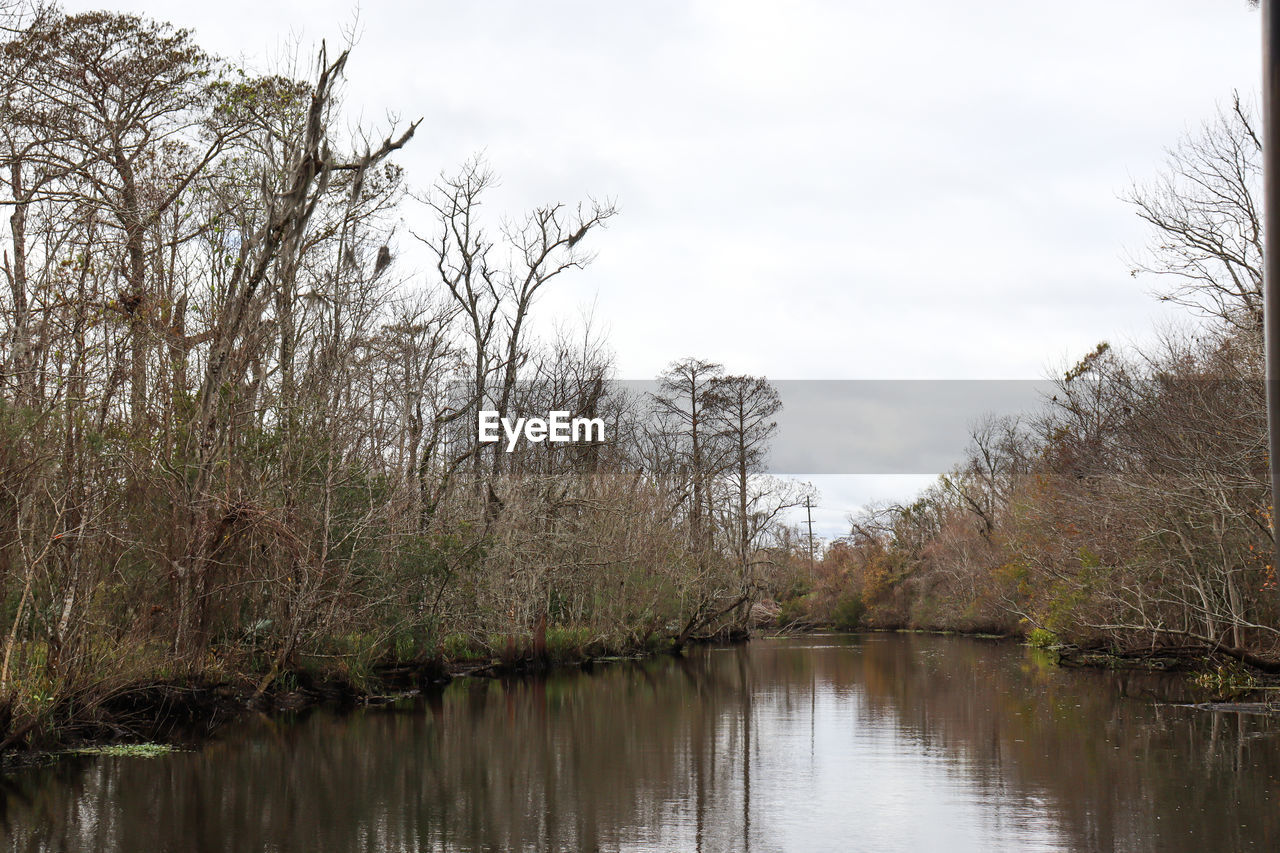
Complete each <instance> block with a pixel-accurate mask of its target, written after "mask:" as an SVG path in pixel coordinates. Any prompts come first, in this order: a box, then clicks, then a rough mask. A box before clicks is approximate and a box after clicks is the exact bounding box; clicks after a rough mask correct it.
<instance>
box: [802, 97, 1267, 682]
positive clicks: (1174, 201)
mask: <svg viewBox="0 0 1280 853" xmlns="http://www.w3.org/2000/svg"><path fill="white" fill-rule="evenodd" d="M1261 150H1262V147H1261V142H1260V139H1259V137H1258V135H1257V133H1256V131H1255V129H1254V127H1253V123H1252V121H1251V120H1250V116H1249V111H1248V110H1247V108H1246V107H1245V106H1244V105H1242V103H1241V102H1240V99H1239V98H1236V99H1235V101H1234V102H1233V104H1232V106H1231V107H1230V109H1228V110H1225V111H1224V112H1223V113H1222V115H1220V116H1219V117H1218V118H1217V119H1216V120H1215V121H1213V122H1212V123H1210V124H1208V125H1206V126H1205V127H1204V128H1203V129H1202V130H1201V132H1199V133H1197V134H1196V135H1194V136H1192V137H1190V138H1188V139H1187V140H1185V141H1184V142H1183V143H1182V144H1181V145H1180V146H1178V147H1177V148H1175V149H1173V150H1172V151H1171V152H1170V158H1169V163H1168V168H1167V170H1166V172H1165V174H1164V175H1163V176H1162V177H1161V178H1160V179H1159V180H1158V181H1156V182H1154V183H1152V184H1150V185H1147V186H1139V187H1137V188H1135V189H1134V190H1133V191H1132V192H1131V193H1130V194H1129V201H1130V202H1131V203H1132V204H1133V205H1134V206H1135V208H1136V211H1137V213H1138V214H1139V215H1140V216H1141V217H1142V218H1143V219H1145V220H1146V221H1147V222H1148V223H1150V225H1151V226H1152V229H1153V234H1154V235H1155V239H1154V241H1153V244H1152V246H1151V252H1150V255H1149V257H1148V258H1147V260H1146V261H1144V262H1142V263H1141V264H1140V265H1139V268H1138V269H1137V270H1135V274H1137V273H1139V272H1147V273H1151V274H1154V275H1157V276H1160V277H1161V278H1160V279H1159V280H1160V281H1162V282H1167V283H1168V284H1169V285H1170V286H1168V287H1166V288H1164V289H1163V291H1162V298H1164V299H1166V300H1171V301H1175V302H1178V303H1181V304H1183V305H1186V306H1188V307H1190V308H1192V309H1193V310H1194V311H1196V312H1197V313H1198V314H1200V315H1202V316H1203V317H1204V318H1205V319H1204V320H1203V322H1200V323H1199V325H1198V326H1197V327H1196V328H1195V329H1194V330H1193V331H1189V332H1183V333H1166V334H1164V335H1162V336H1161V338H1160V342H1159V343H1158V344H1157V345H1155V346H1153V347H1149V348H1148V349H1147V350H1146V351H1142V352H1130V353H1119V352H1117V351H1116V350H1115V349H1113V348H1111V347H1110V346H1108V345H1107V344H1105V343H1104V344H1100V345H1099V346H1098V347H1097V349H1096V350H1095V351H1094V352H1092V353H1090V354H1088V355H1087V356H1086V357H1085V358H1083V359H1082V360H1081V361H1080V362H1079V363H1078V364H1077V365H1075V366H1074V367H1072V368H1071V369H1069V370H1067V371H1065V372H1064V373H1062V374H1060V375H1059V376H1058V377H1057V381H1056V393H1054V395H1053V397H1052V399H1051V400H1049V401H1047V403H1048V405H1047V407H1046V409H1045V411H1043V412H1039V413H1029V414H1027V415H1026V416H1024V417H1018V418H1001V419H992V420H989V421H988V422H987V423H984V424H982V425H980V426H979V427H978V428H977V429H976V430H975V432H974V435H973V442H972V451H971V454H970V455H969V458H968V459H967V460H965V461H964V462H963V463H962V464H961V465H959V466H957V467H956V468H955V469H954V470H952V471H950V472H948V473H947V474H945V475H944V476H942V477H940V478H939V480H938V482H937V483H936V485H934V486H933V487H932V488H930V489H928V490H927V491H925V492H924V493H923V494H922V495H920V497H919V498H918V499H917V500H916V501H914V502H913V503H910V504H909V505H904V506H893V507H888V508H883V509H880V510H878V511H875V512H871V513H868V514H866V515H864V516H862V517H859V518H857V519H855V523H854V526H853V531H852V535H851V536H850V537H848V538H847V539H845V540H843V541H841V542H839V543H837V544H836V546H835V547H833V549H832V550H831V551H830V552H829V554H828V558H827V561H826V562H827V565H826V571H825V573H823V574H822V576H821V577H820V578H819V582H818V584H817V589H816V591H815V594H814V596H813V599H812V601H811V602H810V604H811V605H812V608H813V609H815V610H817V611H819V612H823V611H824V608H825V611H830V609H831V608H832V607H834V606H836V603H838V602H840V601H842V600H846V601H847V600H852V601H854V602H855V603H856V604H857V605H859V607H865V611H866V612H865V619H866V620H867V621H868V622H869V623H870V624H873V625H880V626H915V627H924V628H961V629H973V630H981V629H993V630H1001V631H1023V632H1028V633H1029V632H1032V631H1036V630H1037V629H1038V630H1039V632H1040V633H1039V634H1037V638H1038V639H1042V640H1045V641H1051V640H1052V639H1053V638H1056V639H1057V640H1059V641H1063V642H1072V643H1077V644H1081V645H1095V646H1096V645H1106V646H1110V647H1113V648H1116V649H1121V650H1133V649H1137V648H1146V649H1156V648H1165V649H1168V648H1171V647H1178V648H1184V649H1185V648H1192V649H1200V650H1204V649H1218V650H1223V651H1226V652H1227V653H1229V654H1233V655H1235V656H1237V657H1242V658H1246V659H1265V660H1270V661H1274V660H1277V659H1280V642H1278V641H1280V592H1278V591H1277V587H1276V581H1275V574H1274V567H1273V566H1271V565H1270V554H1271V547H1272V546H1271V542H1272V540H1271V535H1272V533H1271V531H1272V519H1271V512H1270V506H1269V504H1270V501H1269V498H1268V494H1269V491H1268V486H1267V483H1268V479H1267V455H1266V411H1265V408H1264V387H1263V383H1262V378H1263V367H1262V358H1261V355H1262V353H1261V349H1262V336H1261V331H1260V329H1261V312H1262V272H1261V269H1262V266H1261V258H1262V222H1261V217H1260V213H1259V205H1258V203H1257V202H1258V200H1259V199H1260V183H1261V156H1260V155H1261ZM798 609H799V610H801V611H802V610H803V607H799V608H798ZM1255 662H1260V661H1256V660H1255Z"/></svg>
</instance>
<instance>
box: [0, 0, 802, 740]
mask: <svg viewBox="0 0 1280 853" xmlns="http://www.w3.org/2000/svg"><path fill="white" fill-rule="evenodd" d="M0 11H2V13H3V14H4V15H5V16H6V17H5V20H4V21H3V23H4V25H5V26H4V29H3V30H2V31H0V32H3V33H4V36H3V39H4V40H3V43H2V44H0V54H2V55H0V174H2V176H3V189H2V190H0V203H2V204H3V205H4V207H3V209H4V211H5V217H4V219H5V224H6V226H7V227H6V233H5V234H4V235H3V237H2V238H0V244H2V246H3V278H4V282H5V285H6V287H5V288H4V291H3V293H2V294H0V625H2V632H0V724H2V725H0V748H4V747H12V746H15V745H20V744H24V743H33V742H37V741H40V740H41V739H43V738H47V737H48V735H49V734H50V733H51V732H52V733H56V732H57V731H60V730H64V729H65V728H66V727H68V726H72V725H75V724H77V723H80V722H83V721H86V720H88V721H92V720H93V718H94V715H95V714H96V713H98V710H99V709H100V708H103V707H105V705H104V703H107V702H109V701H110V700H111V697H113V696H117V695H119V693H120V691H122V690H124V689H125V688H128V687H129V686H130V685H136V684H138V683H140V682H148V681H159V680H177V681H192V680H195V679H200V680H205V681H208V680H224V681H240V682H242V683H248V684H249V685H250V686H251V688H252V689H255V690H256V691H257V692H258V693H262V692H263V691H267V690H270V689H272V686H273V683H274V682H275V681H276V680H277V679H278V678H279V677H280V676H281V674H283V673H296V672H299V671H320V672H322V673H324V674H326V675H329V676H341V677H345V678H347V679H350V680H351V681H353V682H355V683H357V684H359V683H361V680H362V679H366V678H369V677H371V676H372V675H374V674H376V673H377V671H378V669H379V667H392V666H396V667H399V668H401V669H403V668H404V667H405V666H413V665H423V666H425V665H427V664H429V663H431V662H436V663H437V664H438V663H439V662H441V661H447V660H449V659H457V658H487V657H489V656H491V655H501V656H505V657H507V658H508V659H510V660H517V659H530V658H549V657H556V656H560V657H564V656H576V655H581V654H589V653H592V652H596V653H599V652H602V651H606V650H609V651H612V650H619V649H636V648H646V647H648V648H653V647H656V646H660V645H664V644H670V643H676V644H679V643H684V642H688V641H689V640H691V639H694V638H697V637H703V636H707V635H711V634H715V633H717V632H722V631H725V630H728V629H732V628H735V627H740V626H741V625H743V624H744V623H745V621H746V619H747V618H748V615H749V611H750V608H751V605H752V603H753V602H754V601H755V600H756V599H757V598H759V597H760V596H761V595H762V594H763V593H762V584H763V583H764V581H765V579H766V575H769V574H770V573H768V572H766V571H765V570H764V567H767V566H779V565H783V564H786V563H787V562H788V560H789V559H790V557H791V554H790V547H789V546H788V545H787V544H786V541H787V537H786V534H785V531H783V530H782V528H781V527H780V525H779V522H778V519H779V517H780V514H781V513H782V511H783V509H784V508H785V507H786V506H788V505H791V504H794V503H796V502H798V501H802V500H803V495H802V494H801V493H800V492H799V491H797V489H796V488H795V487H794V486H789V485H787V484H783V483H778V482H776V481H772V480H769V479H768V478H765V477H763V476H762V474H761V469H762V460H763V455H764V453H765V451H766V449H767V445H768V442H769V439H770V437H771V436H772V434H773V431H774V425H773V420H772V419H773V416H774V414H775V413H776V412H777V411H778V408H779V406H780V402H779V400H778V397H777V394H776V392H775V391H774V390H773V389H772V387H771V386H770V385H769V384H768V383H767V382H765V381H764V380H763V379H760V378H757V377H747V376H730V375H726V373H725V371H724V369H723V368H722V367H721V366H720V365H717V364H711V363H707V362H702V361H698V360H696V359H687V360H684V361H681V362H677V363H675V364H673V365H672V366H671V368H670V369H669V370H668V371H667V372H666V373H665V374H664V375H663V376H662V377H660V387H661V389H662V390H661V392H660V393H659V394H655V395H649V396H645V397H642V398H637V397H632V398H628V397H626V396H625V395H623V394H621V393H620V392H618V391H616V390H614V388H613V386H612V385H611V383H609V382H608V380H609V379H610V378H611V377H612V374H613V369H612V363H611V357H610V355H609V353H608V351H607V349H606V347H605V345H604V343H603V342H602V341H601V340H600V338H599V336H598V335H597V334H596V333H594V332H593V331H592V330H591V329H590V328H587V329H585V330H583V331H581V332H580V333H573V334H565V335H563V336H561V337H559V338H557V339H554V340H549V341H548V340H542V341H539V340H536V339H535V338H534V337H533V335H532V333H531V331H530V316H531V312H532V311H533V309H534V307H535V303H536V301H537V299H538V297H539V295H540V293H541V291H542V290H543V288H545V287H549V286H554V281H553V280H554V279H556V278H557V277H559V276H560V275H561V274H566V273H572V272H574V271H576V270H579V269H581V268H583V267H585V266H587V264H588V263H589V262H590V260H591V255H590V253H589V252H590V247H591V246H592V245H593V243H594V242H596V239H597V237H596V234H595V232H596V231H597V230H598V229H600V228H602V227H604V226H605V224H606V223H607V222H609V220H611V219H612V218H613V217H614V215H615V209H614V207H613V205H612V204H611V203H603V202H602V203H596V202H587V203H581V204H572V205H566V204H548V205H545V206H542V207H538V208H536V209H534V210H532V211H530V212H529V213H528V214H526V215H523V216H520V217H514V218H503V217H502V216H501V215H500V212H499V211H491V210H489V208H488V207H485V206H483V203H484V202H485V201H486V200H487V199H488V198H489V195H488V194H487V191H488V190H489V188H490V187H491V186H492V185H493V183H494V177H493V175H492V174H491V172H490V171H489V169H488V168H487V166H486V165H485V163H484V162H483V161H481V160H473V161H471V162H469V163H467V164H465V165H463V166H462V167H461V168H460V169H459V170H458V171H456V172H453V173H450V174H446V175H445V176H443V177H441V178H440V179H439V180H437V181H435V182H434V185H432V186H430V187H426V188H414V187H413V185H412V184H411V183H410V182H409V179H408V178H407V176H406V175H405V173H404V172H403V170H402V169H401V168H400V167H399V166H397V165H396V163H395V156H396V152H397V151H399V150H400V149H402V148H403V147H404V146H406V145H412V144H413V140H412V137H413V135H414V131H415V129H416V128H417V127H418V125H417V123H414V124H409V125H404V126H401V127H399V128H390V129H385V128H384V129H381V130H378V131H376V132H375V130H374V129H356V130H354V131H351V130H349V129H348V128H349V124H348V122H347V119H346V118H345V117H344V116H343V113H342V111H341V104H340V98H339V94H340V88H341V83H342V80H343V75H344V73H345V71H346V65H347V59H348V57H347V54H346V53H342V54H339V55H336V56H335V55H332V54H331V53H325V52H323V51H322V52H321V53H320V57H319V61H318V63H317V65H316V68H315V70H314V72H312V73H311V74H309V75H305V76H307V77H308V82H303V81H300V80H298V79H295V75H292V74H290V73H284V74H278V75H277V74H267V75H261V74H256V73H252V72H250V71H248V70H246V69H244V68H240V67H237V66H235V65H233V64H230V63H227V62H224V61H222V60H220V59H218V58H216V57H213V56H210V55H208V54H207V53H205V52H204V51H203V50H201V49H200V47H199V46H198V45H197V44H196V42H195V41H194V40H193V37H192V35H191V34H190V33H189V32H187V31H184V30H179V29H175V28H173V27H171V26H169V25H166V24H161V23H156V22H153V21H150V20H146V19H142V18H138V17H133V16H128V15H118V14H109V13H88V14H79V15H66V14H63V13H62V12H61V11H59V10H58V9H56V8H53V7H36V6H29V5H12V6H5V7H3V9H2V10H0ZM428 120H429V119H428ZM402 216H403V217H404V219H405V220H407V221H408V222H409V225H410V227H409V228H405V227H404V226H403V225H402V224H401V221H402V220H401V217H402ZM408 246H413V247H414V248H415V251H416V252H417V253H418V256H419V257H421V258H425V263H423V264H421V265H422V266H424V267H425V268H426V270H427V272H425V273H423V272H414V271H412V270H406V269H403V267H405V266H406V265H404V264H402V263H398V262H397V257H396V256H397V254H399V253H400V250H402V249H404V248H406V247H408ZM482 410H489V411H496V412H499V413H501V414H502V415H503V416H510V417H512V418H515V417H520V416H542V417H545V416H546V415H547V413H548V412H550V411H553V410H562V411H567V412H570V413H572V414H573V415H574V416H575V417H578V416H581V417H589V418H601V419H603V420H604V421H605V422H606V424H607V425H608V429H607V432H606V440H605V441H603V442H601V441H592V442H590V443H586V442H579V443H573V444H548V443H544V444H524V443H522V444H521V445H520V446H519V447H518V448H517V449H516V450H515V451H514V452H510V453H508V452H506V451H505V448H504V447H503V446H502V445H499V444H481V443H479V442H478V441H477V416H478V413H479V412H480V411H482ZM780 537H781V538H780Z"/></svg>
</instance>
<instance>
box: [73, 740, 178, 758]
mask: <svg viewBox="0 0 1280 853" xmlns="http://www.w3.org/2000/svg"><path fill="white" fill-rule="evenodd" d="M177 751H178V748H177V747H174V746H170V745H168V744H164V743H110V744H103V745H100V746H80V747H76V748H75V749H67V750H63V752H62V754H63V755H105V756H108V757H111V758H160V757H161V756H164V755H170V754H172V753H175V752H177Z"/></svg>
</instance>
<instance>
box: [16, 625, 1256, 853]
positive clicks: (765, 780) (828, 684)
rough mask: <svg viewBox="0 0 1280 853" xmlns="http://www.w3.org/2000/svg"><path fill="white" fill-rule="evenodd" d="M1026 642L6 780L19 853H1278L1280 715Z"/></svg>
mask: <svg viewBox="0 0 1280 853" xmlns="http://www.w3.org/2000/svg"><path fill="white" fill-rule="evenodd" d="M1178 693H1179V682H1178V681H1177V680H1176V679H1173V678H1171V677H1167V676H1159V675H1152V674H1144V673H1102V672H1080V671H1073V670H1063V669H1056V668H1053V667H1051V666H1048V665H1047V664H1046V663H1045V662H1043V661H1042V660H1040V659H1038V658H1037V657H1036V656H1035V654H1034V653H1033V652H1030V651H1029V650H1027V649H1024V648H1022V647H1020V646H1018V645H1015V644H1009V643H996V642H989V641H981V640H973V639H966V638H958V637H931V636H912V635H877V636H866V637H845V636H823V637H805V638H801V639H786V640H756V641H753V642H751V643H750V644H748V645H746V646H739V647H734V648H705V649H696V650H693V651H691V652H690V653H689V654H688V655H687V656H686V657H685V658H679V659H673V658H661V659H655V660H649V661H643V662H636V663H616V664H611V665H605V666H597V667H596V668H595V671H594V672H590V673H580V672H576V671H574V672H558V673H554V674H552V675H551V676H549V677H547V678H545V679H523V680H520V679H517V680H511V681H505V682H504V681H494V680H480V679H466V680H461V681H456V682H454V683H453V684H451V685H449V686H448V687H447V688H446V689H444V690H443V691H441V692H438V693H436V694H433V695H431V696H428V697H424V698H423V699H421V700H419V701H415V702H412V703H408V702H406V703H403V704H401V705H399V706H397V707H395V708H392V709H377V710H369V711H362V712H357V713H353V714H347V715H338V714H335V713H332V712H328V711H316V712H314V713H310V714H307V715H304V716H301V717H298V718H295V719H290V720H279V719H277V720H274V721H272V720H265V719H264V720H259V721H257V722H255V723H251V724H246V725H237V726H236V727H234V728H232V729H228V730H225V731H224V733H223V734H221V735H220V736H219V737H218V738H217V739H216V740H215V741H213V742H212V743H209V744H206V745H205V746H204V747H203V748H201V749H199V750H198V751H192V752H184V753H179V754H176V755H172V756H167V757H164V758H160V759H138V758H105V757H98V758H71V759H65V760H62V761H60V762H58V763H57V764H55V765H53V766H51V767H45V768H37V769H33V770H26V771H21V772H18V773H15V774H13V775H12V776H10V777H9V778H8V779H7V780H5V782H4V786H5V793H4V797H3V800H0V802H3V803H4V813H3V839H4V846H5V847H6V848H7V849H11V850H118V851H235V853H240V851H256V850H273V851H328V850H343V851H345V850H368V851H383V850H397V851H429V850H465V851H481V850H483V851H503V850H539V851H541V850H548V851H549V850H583V851H593V850H599V851H642V850H643V851H667V850H673V851H805V853H811V852H812V851H828V850H829V851H857V850H866V851H891V850H912V851H918V850H945V851H956V850H973V851H991V850H1019V851H1021V850H1126V851H1128V850H1152V851H1156V850H1159V851H1183V850H1186V851H1191V850H1195V851H1206V850H1207V851H1213V850H1224V851H1225V850H1249V849H1258V850H1276V849H1280V808H1278V806H1280V804H1278V803H1277V794H1278V793H1280V782H1278V781H1277V780H1278V778H1280V777H1278V776H1277V774H1278V773H1280V721H1278V720H1275V719H1273V718H1271V717H1267V716H1262V715H1247V714H1238V713H1220V712H1207V711H1201V710H1196V709H1193V708H1188V707H1182V706H1179V705H1177V704H1172V703H1170V702H1169V701H1162V700H1169V699H1177V698H1182V697H1179V695H1178Z"/></svg>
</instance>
